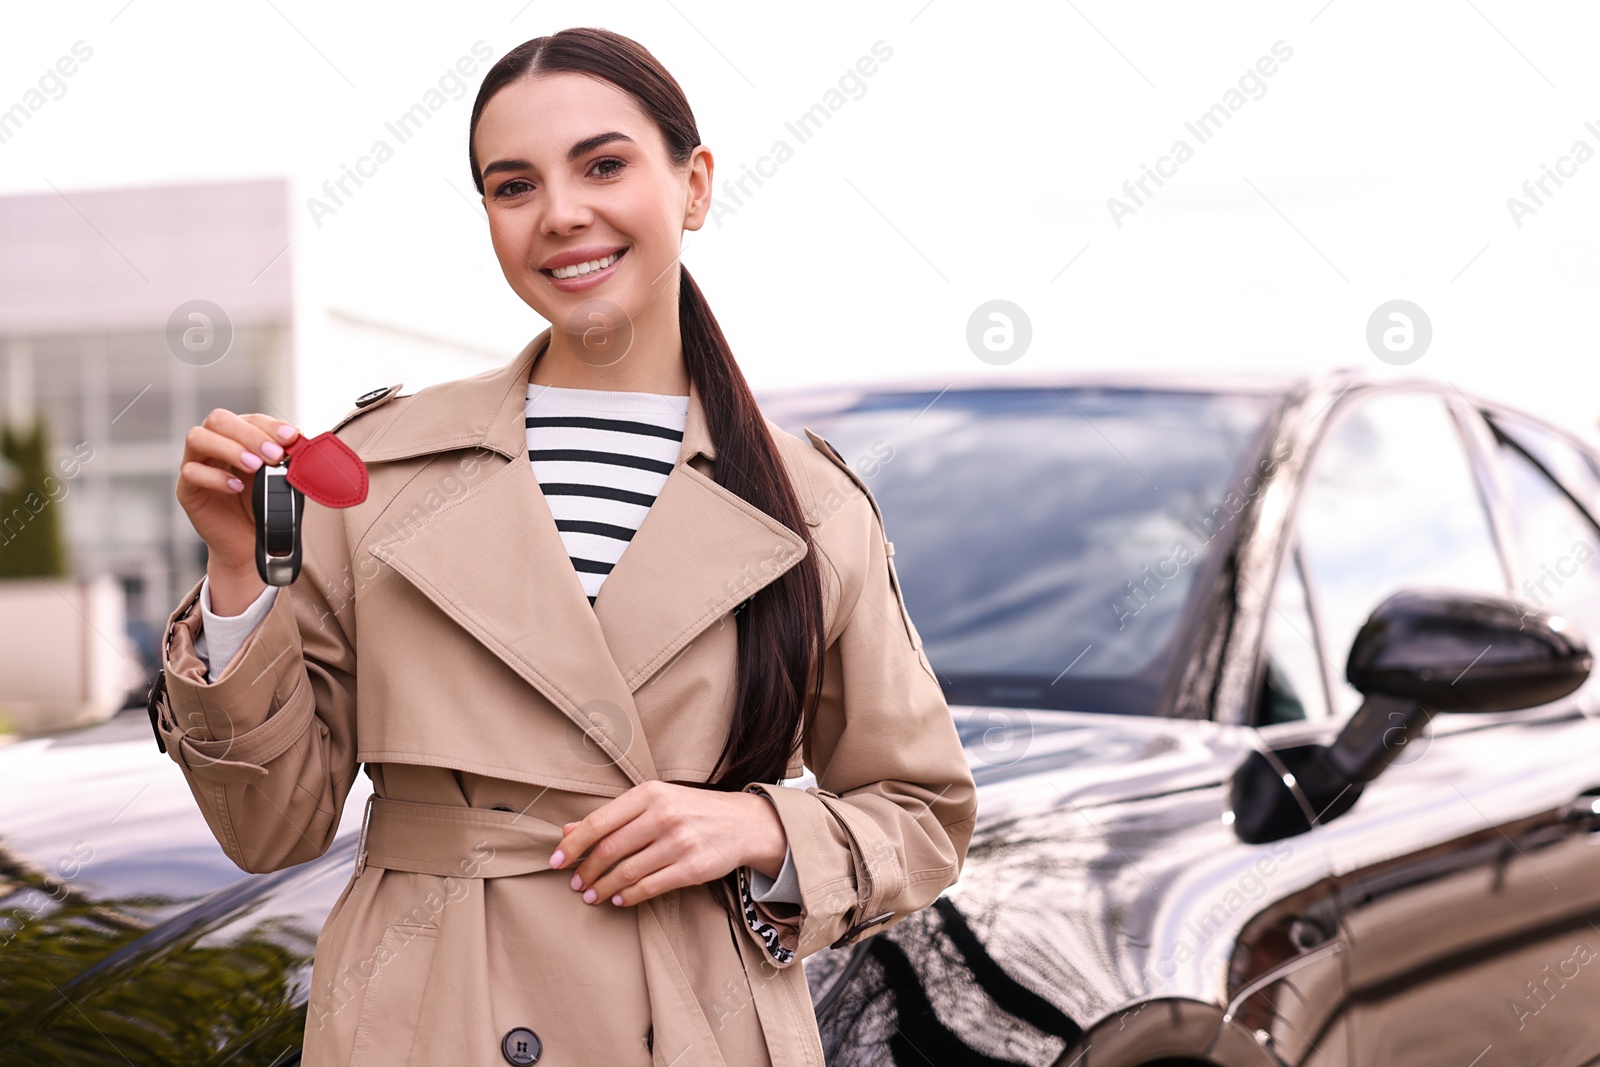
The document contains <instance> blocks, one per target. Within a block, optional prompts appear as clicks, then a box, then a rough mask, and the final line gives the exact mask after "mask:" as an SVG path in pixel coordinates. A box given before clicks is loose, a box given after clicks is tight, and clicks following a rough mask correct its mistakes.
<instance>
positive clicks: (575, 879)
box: [572, 874, 583, 889]
mask: <svg viewBox="0 0 1600 1067" xmlns="http://www.w3.org/2000/svg"><path fill="white" fill-rule="evenodd" d="M572 888H574V889H582V888H583V879H582V878H581V877H580V876H578V875H576V874H574V875H573V876H572Z"/></svg>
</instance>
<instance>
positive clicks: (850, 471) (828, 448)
mask: <svg viewBox="0 0 1600 1067" xmlns="http://www.w3.org/2000/svg"><path fill="white" fill-rule="evenodd" d="M805 430H806V438H807V439H808V440H809V441H810V442H811V447H813V448H815V449H816V450H817V451H818V452H821V453H822V454H823V455H824V456H827V457H828V462H830V463H832V464H833V465H834V466H835V467H838V468H839V469H840V470H842V471H844V473H845V476H846V477H848V478H849V479H850V480H851V481H852V482H854V483H855V486H856V488H857V489H859V490H861V494H862V495H863V496H865V497H866V498H867V503H869V504H871V505H872V511H873V513H874V514H875V515H877V516H878V525H880V526H882V525H883V512H882V511H880V510H878V500H877V498H876V497H874V496H873V495H872V490H870V489H868V488H867V483H866V482H864V481H862V480H861V475H859V474H857V473H856V472H855V470H854V468H852V467H851V466H850V464H849V463H847V462H846V461H845V458H844V457H843V456H841V455H840V454H839V450H838V449H837V448H834V447H833V445H831V444H829V443H828V441H827V440H826V439H825V438H823V437H822V436H821V435H820V434H817V433H813V432H812V430H811V428H810V427H809V426H808V427H806V428H805Z"/></svg>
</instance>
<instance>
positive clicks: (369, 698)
mask: <svg viewBox="0 0 1600 1067" xmlns="http://www.w3.org/2000/svg"><path fill="white" fill-rule="evenodd" d="M549 334H550V331H549V330H546V331H544V332H543V333H541V334H540V335H539V337H537V338H535V339H534V340H533V341H532V342H530V343H529V345H528V346H527V347H526V348H525V349H523V351H522V352H521V353H520V354H519V355H518V356H517V358H516V359H514V360H512V361H511V362H510V363H508V364H506V365H505V366H504V367H502V368H499V369H497V370H493V371H489V372H485V373H483V374H479V375H475V376H473V377H470V378H463V379H458V380H455V381H451V382H446V383H443V384H439V385H435V386H431V387H429V388H425V389H421V390H419V391H418V392H416V393H414V394H410V395H398V392H397V390H398V389H399V388H400V387H399V386H394V387H392V388H390V389H388V390H385V391H384V392H383V394H382V395H381V396H378V397H376V398H370V397H368V398H363V400H364V401H365V403H364V405H363V406H362V407H360V408H359V409H358V410H357V411H355V412H352V413H351V414H350V415H349V416H347V417H346V418H345V420H344V421H342V422H341V423H340V424H339V426H338V427H336V429H337V432H338V434H339V436H340V437H341V438H342V439H343V440H345V441H346V442H347V443H349V444H350V445H351V446H352V447H353V448H355V450H356V451H357V452H358V453H359V454H360V455H361V457H362V458H363V459H364V460H365V461H366V463H367V464H368V467H369V470H370V475H371V481H370V490H369V493H368V496H367V499H366V501H365V502H364V503H363V504H360V505H358V506H356V507H352V508H348V509H343V510H332V509H326V508H322V507H319V506H317V505H314V504H313V505H310V507H309V508H308V510H307V513H306V516H305V519H304V530H303V545H304V549H303V564H302V569H301V573H300V575H299V577H298V579H297V580H296V581H295V582H294V584H293V585H291V586H288V587H286V589H284V590H280V591H279V593H278V595H277V597H276V599H275V601H274V603H273V606H272V610H271V611H270V612H269V613H268V615H267V616H266V619H265V621H264V622H263V623H262V624H261V625H260V626H259V627H258V628H257V629H256V630H255V631H254V632H253V633H252V634H251V636H250V638H249V640H248V641H247V643H246V644H245V645H244V646H243V648H241V649H240V651H239V653H238V654H237V655H236V656H235V657H234V659H233V660H231V661H230V662H229V663H228V664H227V665H226V669H225V670H224V671H223V672H222V673H221V675H220V676H219V677H218V678H217V680H216V681H215V682H214V683H213V682H207V681H206V669H205V665H204V664H203V663H202V662H201V660H200V659H199V658H198V657H197V656H196V655H195V652H194V636H195V633H196V630H197V628H198V626H199V623H200V618H199V611H198V609H197V608H196V607H195V604H196V603H197V599H198V595H199V585H198V584H196V586H195V587H194V589H192V590H191V591H190V592H189V594H188V595H187V596H185V597H184V599H183V602H182V603H181V604H180V606H179V607H178V609H177V610H176V611H174V612H173V614H172V616H171V618H170V619H169V621H168V629H167V639H166V648H165V653H164V664H165V692H164V693H161V692H160V690H159V689H158V694H159V695H158V698H157V700H158V703H157V711H158V713H159V726H158V730H159V732H160V733H161V736H162V738H163V740H164V743H165V745H166V748H167V752H168V754H169V755H170V756H171V757H172V758H173V759H174V760H175V761H176V762H177V763H178V765H179V767H180V768H182V772H183V774H184V775H185V777H186V778H187V779H188V782H189V785H190V787H191V789H192V790H193V792H194V797H195V800H196V801H197V802H198V803H199V806H200V809H201V811H202V812H203V813H204V815H205V818H206V820H207V822H208V823H209V824H210V827H211V830H212V832H213V833H214V834H215V836H216V838H217V841H218V842H219V843H220V844H221V846H222V848H223V849H224V851H225V852H226V853H227V854H228V856H229V857H230V858H231V859H233V861H234V862H235V863H237V864H238V865H239V866H240V867H241V868H243V869H244V870H246V871H253V872H262V871H274V870H279V869H282V868H285V867H289V866H291V865H294V864H298V863H304V862H306V861H308V860H311V859H314V858H316V857H318V856H320V855H322V854H323V853H324V852H325V851H326V850H327V849H328V847H329V846H330V845H331V844H332V842H333V840H334V835H335V831H336V830H337V829H338V824H339V813H340V811H341V810H342V807H343V804H344V800H345V798H346V797H347V795H348V793H349V790H350V788H351V785H352V783H353V781H354V777H355V774H356V772H357V769H358V765H359V764H365V765H366V768H367V773H368V775H369V776H370V777H371V779H372V781H373V786H374V799H373V800H372V801H371V802H369V805H368V808H367V818H366V820H365V821H364V834H363V848H362V851H361V855H360V857H359V858H358V861H357V867H356V871H355V873H354V874H353V875H352V877H351V880H350V882H349V884H348V885H347V886H346V887H345V889H344V892H343V893H342V895H341V896H340V897H339V899H338V902H337V903H336V905H335V906H334V908H333V911H332V912H331V914H330V915H329V916H328V919H327V922H326V924H325V925H324V927H323V929H322V932H321V934H320V936H319V938H318V941H317V954H316V960H315V965H314V971H313V976H312V982H313V988H312V991H311V1000H310V1004H309V1009H308V1016H307V1028H306V1040H305V1048H304V1061H303V1062H304V1063H305V1064H306V1067H333V1065H344V1064H371V1065H383V1067H400V1065H403V1064H428V1065H437V1064H446V1063H448V1064H472V1065H485V1067H488V1065H498V1064H502V1063H506V1062H517V1063H529V1062H538V1063H539V1064H543V1065H546V1067H564V1065H571V1064H602V1065H606V1067H629V1065H638V1067H645V1065H648V1064H654V1065H657V1067H662V1065H666V1064H675V1065H678V1067H693V1065H701V1064H704V1065H712V1067H761V1065H764V1064H769V1063H770V1064H774V1065H779V1067H785V1065H794V1067H800V1065H805V1067H821V1065H822V1054H821V1047H820V1042H819V1039H818V1034H817V1026H816V1019H815V1015H814V1014H813V1011H812V1007H811V1001H810V998H809V995H808V992H807V987H806V982H805V975H804V972H803V969H802V967H800V966H797V964H799V963H800V961H801V960H803V959H804V958H805V957H806V956H808V955H810V954H812V953H814V952H816V951H817V950H819V949H822V948H825V947H828V946H830V945H840V944H845V945H847V944H853V943H855V942H856V941H857V940H859V939H861V938H863V937H867V936H871V935H872V934H874V933H877V932H880V931H882V930H885V929H888V928H889V927H890V926H892V925H894V924H895V923H896V922H898V921H900V920H901V919H903V918H904V917H905V916H906V915H907V914H909V913H911V912H913V911H916V910H917V909H920V908H923V907H926V906H928V905H929V904H931V903H932V902H933V901H934V900H935V899H936V898H937V897H938V895H939V894H940V892H942V891H943V890H944V889H945V888H947V887H948V886H950V885H951V884H952V883H953V882H955V880H956V878H957V876H958V875H959V873H960V869H961V865H962V862H963V861H964V859H965V856H966V850H967V845H968V843H969V842H970V840H971V836H972V829H973V823H974V815H975V809H976V794H975V789H974V785H973V780H972V776H971V773H970V771H969V768H968V764H967V762H966V759H965V757H964V755H963V751H962V749H961V746H960V743H959V741H958V739H957V735H956V731H955V728H954V725H953V722H952V719H951V716H950V712H949V709H948V707H947V706H946V704H945V701H944V698H943V695H942V693H941V690H940V688H939V685H938V683H937V681H936V680H935V677H934V675H933V671H932V669H931V667H930V666H929V664H928V661H927V658H926V657H925V656H924V655H923V653H922V649H921V641H920V639H919V638H918V636H917V631H916V629H915V627H914V626H913V625H912V622H911V619H910V617H909V616H908V615H907V614H906V612H905V608H904V605H903V603H902V601H901V599H900V594H899V588H898V582H897V579H896V577H895V573H894V567H893V562H892V559H891V556H892V553H893V546H892V544H890V543H888V542H887V541H886V540H885V538H884V532H883V527H882V520H881V516H880V515H879V513H878V508H877V504H876V502H875V501H873V500H872V498H871V495H870V494H869V493H868V491H867V489H866V486H865V485H864V484H863V483H862V482H861V481H860V479H859V478H857V477H856V475H855V474H854V473H853V472H852V471H851V470H850V469H849V467H848V465H847V464H845V463H844V461H843V460H842V459H840V458H839V457H838V456H837V454H836V453H834V452H833V450H832V449H831V447H829V446H827V445H826V443H824V442H823V441H822V440H821V438H818V437H816V435H814V434H812V433H811V432H810V431H809V430H807V431H806V433H807V435H808V437H810V438H811V442H810V443H809V444H807V443H805V442H802V441H800V440H799V439H797V438H795V437H794V436H792V435H790V434H788V433H787V432H785V431H784V430H782V429H781V428H779V427H777V426H776V425H775V424H773V423H771V422H770V421H769V422H768V423H767V425H768V428H769V430H770V432H771V433H772V435H773V437H774V439H775V440H776V441H777V442H778V444H779V447H780V452H781V454H782V455H783V458H784V461H785V464H786V466H787V469H788V471H789V474H790V476H791V478H792V479H793V482H794V485H795V487H796V489H797V491H798V493H799V496H800V500H801V503H802V506H803V507H804V509H805V511H806V514H807V521H808V523H809V524H810V525H811V527H812V531H811V532H812V537H813V538H814V541H815V547H816V549H818V550H820V551H821V553H822V556H823V565H822V567H821V570H822V574H823V582H824V599H825V604H826V616H827V633H828V641H829V647H828V654H827V664H826V668H827V669H826V672H825V678H824V682H823V693H822V698H821V704H820V707H819V710H818V711H817V713H816V715H815V717H814V719H813V720H812V721H809V722H807V723H806V724H804V726H803V728H802V737H801V738H800V740H801V741H802V742H803V744H802V745H801V746H800V747H799V748H798V749H797V751H796V752H795V754H794V756H793V758H792V760H791V763H790V766H789V768H788V772H787V775H786V777H790V778H798V777H800V775H801V773H802V767H801V760H802V758H803V759H804V761H805V764H806V766H808V767H809V768H811V769H812V770H813V771H814V773H815V774H816V777H817V781H818V785H817V786H815V787H812V788H810V789H807V790H804V791H802V790H800V789H798V788H793V787H788V786H777V785H764V784H762V783H749V784H748V785H747V786H746V788H747V789H749V790H751V791H757V790H759V791H761V792H764V793H766V794H767V795H768V796H769V797H771V799H772V800H773V802H774V804H775V805H776V808H777V813H778V816H779V819H780V820H781V822H782V824H783V828H784V830H785V832H786V834H787V836H788V842H789V847H790V849H791V854H792V862H793V864H794V868H795V870H796V872H797V874H798V877H799V884H800V891H801V894H802V896H803V898H804V899H803V903H802V904H799V905H795V904H785V903H777V902H766V903H754V904H752V907H753V908H754V913H755V917H758V918H759V919H760V920H762V921H763V922H765V923H767V924H770V926H771V927H772V928H773V931H775V932H774V933H773V934H772V935H771V940H772V941H773V942H774V943H773V944H768V943H767V942H766V941H764V940H763V937H762V936H761V935H760V934H758V933H757V931H756V930H754V929H752V928H751V925H750V923H749V922H748V921H743V917H741V918H735V916H738V915H739V912H740V911H741V910H745V908H744V906H743V905H742V904H741V903H739V902H740V900H741V896H740V878H741V876H742V873H743V872H742V869H740V870H735V871H734V872H732V873H730V874H729V875H728V876H726V877H725V878H723V879H720V880H718V881H716V882H711V883H706V884H704V885H698V886H691V887H686V888H683V889H678V890H673V891H670V892H668V893H666V894H663V895H661V896H659V897H657V898H654V899H652V900H649V901H643V902H641V903H639V904H637V905H633V906H622V907H617V906H614V905H612V904H610V902H609V901H602V902H600V903H599V904H593V905H591V904H586V903H584V902H583V900H582V899H581V898H580V896H579V894H577V893H575V892H574V891H573V890H572V889H571V887H570V885H569V884H568V883H569V880H570V878H571V870H570V869H569V870H565V871H552V870H550V869H549V866H548V857H549V855H550V853H551V852H552V851H553V850H554V849H555V846H556V843H557V841H558V840H559V839H560V832H561V825H562V824H563V823H564V822H567V821H571V820H576V819H579V818H582V817H583V816H584V815H585V814H587V813H588V812H590V811H592V810H594V809H595V808H597V807H599V806H600V805H602V804H604V803H605V802H606V801H607V800H608V799H610V798H612V797H615V796H618V795H620V794H621V793H623V792H625V791H626V790H628V789H630V788H632V787H633V786H635V785H637V784H640V783H643V782H648V781H651V780H653V779H661V780H665V781H669V782H678V783H703V782H705V781H706V780H707V779H708V777H709V774H710V771H711V768H712V764H713V762H714V761H715V760H716V757H717V755H718V753H719V752H720V750H721V747H722V744H723V741H724V739H725V738H726V736H727V733H728V730H729V725H730V722H731V717H732V711H733V678H734V670H735V632H736V628H735V626H734V625H733V624H732V622H733V620H731V619H730V612H731V611H732V610H733V609H735V608H736V607H737V606H739V605H740V604H741V603H742V602H743V601H745V600H746V599H747V598H748V597H750V596H751V595H753V594H754V593H756V592H757V591H758V590H760V589H761V588H762V587H763V586H765V585H767V584H768V583H770V582H771V581H773V580H774V579H775V578H777V577H778V576H779V575H780V574H782V573H783V572H784V571H786V570H787V569H788V568H789V567H791V566H793V565H794V564H795V563H797V562H798V561H799V560H800V559H801V558H802V556H803V552H801V551H800V549H801V548H802V547H803V545H802V542H801V541H800V539H799V538H798V537H797V536H796V535H795V534H794V533H793V532H791V531H790V530H789V529H787V528H786V527H784V526H783V525H782V524H781V523H779V522H777V521H776V520H775V519H773V518H771V517H770V516H768V515H766V514H764V513H763V512H761V511H759V510H757V509H756V508H754V507H752V506H751V505H750V504H748V503H746V502H745V501H744V500H742V499H740V498H738V497H736V496H735V495H733V494H732V493H730V492H728V491H727V490H725V489H723V488H721V487H719V486H718V485H717V484H716V483H715V482H714V481H713V480H712V478H711V477H710V475H709V471H710V469H711V463H712V462H713V461H714V460H715V457H716V452H715V449H714V447H713V445H712V442H711V440H710V438H709V437H708V436H707V430H706V424H705V417H704V413H703V410H702V408H701V403H700V398H699V395H698V393H697V392H696V391H695V390H694V389H693V388H692V387H691V390H690V399H689V417H688V423H687V427H686V429H685V432H684V437H683V444H682V450H681V452H680V454H679V457H678V461H677V463H676V465H675V466H674V467H673V470H672V472H671V474H670V475H669V476H668V478H667V481H666V484H665V486H664V488H663V489H662V491H661V493H660V495H659V497H658V498H657V499H656V501H655V503H654V505H653V506H652V507H651V509H650V511H649V512H648V513H647V515H646V518H645V521H644V523H643V524H642V526H641V527H640V529H639V531H638V533H637V535H636V536H635V537H634V539H633V541H632V542H631V543H630V545H629V547H628V548H627V550H626V551H625V552H624V553H623V555H622V558H621V561H620V562H619V563H618V565H617V566H616V568H615V570H613V571H612V572H611V574H610V575H609V576H608V577H607V579H606V582H605V584H604V585H603V586H602V589H601V592H600V595H599V597H598V598H597V600H596V602H595V603H594V605H593V607H591V606H590V604H589V602H588V600H587V598H586V597H585V595H584V592H583V589H582V586H581V585H580V583H579V580H578V577H577V574H576V572H575V571H574V570H573V567H572V564H571V562H570V560H569V558H568V556H567V552H566V550H565V548H564V546H563V543H562V541H561V537H560V534H559V533H558V531H557V529H556V526H555V523H554V520H553V519H552V517H551V514H550V511H549V509H548V507H547V506H546V504H545V500H544V497H543V495H542V493H541V492H540V489H539V485H538V482H537V480H536V479H535V477H534V474H533V470H532V467H531V465H530V464H529V462H528V456H527V444H526V437H525V425H524V421H523V411H524V401H525V394H526V387H527V379H528V374H529V370H530V368H531V366H532V362H533V360H534V358H535V356H536V355H537V354H538V353H539V352H541V351H542V350H543V346H544V344H545V343H546V341H547V340H548V338H549ZM285 593H287V594H288V595H284V594H285ZM358 666H359V673H358ZM358 679H359V682H360V684H359V686H358V684H357V682H358ZM379 798H381V799H379ZM502 809H503V810H502ZM519 1028H525V1029H526V1030H527V1031H531V1032H532V1036H531V1037H530V1035H529V1034H527V1033H523V1032H517V1033H513V1031H519ZM535 1053H537V1055H538V1058H537V1061H535V1060H533V1059H531V1058H530V1057H532V1056H533V1055H535Z"/></svg>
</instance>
